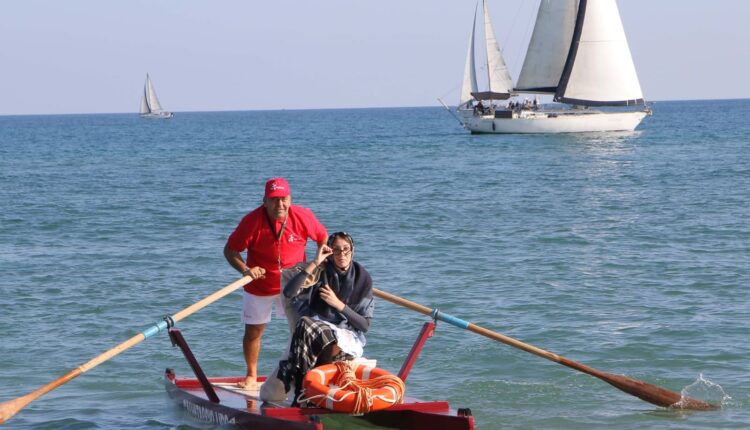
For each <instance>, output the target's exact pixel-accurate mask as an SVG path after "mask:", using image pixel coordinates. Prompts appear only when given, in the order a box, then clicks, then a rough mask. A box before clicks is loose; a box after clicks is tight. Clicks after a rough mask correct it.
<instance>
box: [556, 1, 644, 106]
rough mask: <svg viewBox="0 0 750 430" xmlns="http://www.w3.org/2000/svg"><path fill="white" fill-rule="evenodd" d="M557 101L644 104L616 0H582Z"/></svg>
mask: <svg viewBox="0 0 750 430" xmlns="http://www.w3.org/2000/svg"><path fill="white" fill-rule="evenodd" d="M555 100H556V101H561V102H564V103H570V104H578V105H585V106H599V105H631V104H643V93H642V91H641V85H640V83H639V82H638V75H637V74H636V71H635V65H634V64H633V58H632V56H631V55H630V48H629V47H628V41H627V39H626V38H625V30H624V29H623V27H622V21H621V20H620V13H619V11H618V9H617V3H616V1H615V0H591V1H589V0H581V1H580V4H579V11H578V19H577V22H576V28H575V32H574V36H573V43H572V45H571V49H570V54H569V57H568V61H567V63H566V65H565V69H564V71H563V75H562V78H561V80H560V85H559V86H558V90H557V93H556V94H555Z"/></svg>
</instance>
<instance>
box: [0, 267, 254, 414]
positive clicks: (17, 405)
mask: <svg viewBox="0 0 750 430" xmlns="http://www.w3.org/2000/svg"><path fill="white" fill-rule="evenodd" d="M252 280H253V278H252V277H250V276H243V277H242V278H240V279H238V280H236V281H234V282H232V283H231V284H229V285H227V286H226V287H224V288H222V289H220V290H218V291H216V292H214V293H212V294H210V295H208V296H206V297H205V298H203V299H201V300H199V301H198V302H196V303H193V304H192V305H190V306H188V307H186V308H185V309H183V310H181V311H179V312H177V313H176V314H174V315H173V316H172V317H167V318H165V320H164V321H160V322H158V323H156V324H154V325H153V326H151V327H149V328H147V329H146V330H144V331H142V332H141V333H138V334H137V335H135V336H133V337H131V338H130V339H128V340H126V341H125V342H122V343H121V344H119V345H117V346H115V347H114V348H111V349H110V350H108V351H106V352H103V353H102V354H99V355H98V356H96V357H94V358H92V359H91V360H89V361H87V362H86V363H84V364H82V365H80V366H78V367H77V368H75V369H73V370H71V371H69V372H68V373H66V374H64V375H63V376H61V377H59V378H57V379H55V380H54V381H52V382H50V383H48V384H46V385H43V386H42V387H39V388H37V389H36V390H34V391H32V392H31V393H29V394H26V395H25V396H21V397H18V398H16V399H13V400H9V401H7V402H3V403H0V424H2V423H4V422H6V421H7V420H8V419H10V418H11V417H12V416H13V415H15V414H17V413H18V411H20V410H21V409H23V408H24V407H26V405H28V404H29V403H31V402H33V401H34V400H36V399H38V398H39V397H41V396H43V395H44V394H46V393H49V392H50V391H52V390H54V389H55V388H57V387H59V386H61V385H63V384H65V383H67V382H68V381H70V380H71V379H74V378H76V377H78V376H80V375H82V374H83V373H86V372H88V371H89V370H91V369H93V368H94V367H96V366H98V365H100V364H102V363H104V362H105V361H107V360H109V359H111V358H112V357H115V356H116V355H118V354H120V353H121V352H123V351H125V350H127V349H129V348H131V347H133V346H135V345H137V344H138V343H140V342H141V341H143V340H144V339H147V338H149V337H151V336H153V335H155V334H156V333H159V332H160V331H162V330H165V329H167V328H168V326H169V325H170V323H171V322H177V321H180V320H182V319H184V318H186V317H187V316H189V315H191V314H193V313H195V312H197V311H199V310H201V309H203V308H205V307H206V306H208V305H210V304H211V303H213V302H215V301H217V300H219V299H221V298H222V297H224V296H226V295H228V294H229V293H231V292H233V291H235V290H237V289H239V288H240V287H242V286H243V285H245V284H247V283H248V282H250V281H252ZM170 318H171V320H172V321H171V322H168V319H170Z"/></svg>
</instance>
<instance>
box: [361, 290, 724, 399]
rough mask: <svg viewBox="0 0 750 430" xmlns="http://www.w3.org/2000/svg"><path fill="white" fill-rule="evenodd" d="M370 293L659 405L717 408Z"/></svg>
mask: <svg viewBox="0 0 750 430" xmlns="http://www.w3.org/2000/svg"><path fill="white" fill-rule="evenodd" d="M373 293H374V294H375V295H376V296H377V297H380V298H381V299H384V300H387V301H389V302H391V303H395V304H397V305H401V306H403V307H405V308H409V309H411V310H414V311H417V312H419V313H422V314H425V315H429V316H431V317H432V318H433V319H436V320H440V321H445V322H447V323H449V324H452V325H454V326H456V327H460V328H463V329H466V330H469V331H472V332H474V333H477V334H481V335H482V336H485V337H488V338H490V339H493V340H496V341H498V342H502V343H504V344H506V345H509V346H512V347H514V348H518V349H520V350H523V351H526V352H530V353H532V354H534V355H538V356H539V357H542V358H546V359H547V360H551V361H554V362H555V363H560V364H562V365H563V366H568V367H570V368H571V369H575V370H578V371H580V372H583V373H588V374H589V375H591V376H594V377H596V378H599V379H601V380H602V381H604V382H606V383H608V384H610V385H612V386H613V387H615V388H618V389H620V390H622V391H624V392H626V393H628V394H632V395H633V396H636V397H638V398H640V399H641V400H645V401H647V402H649V403H652V404H654V405H657V406H662V407H665V408H677V409H694V410H702V411H709V410H714V409H718V408H719V406H717V405H714V404H711V403H707V402H704V401H702V400H697V399H693V398H690V397H682V396H681V395H680V394H678V393H675V392H674V391H670V390H667V389H666V388H662V387H658V386H656V385H652V384H649V383H646V382H643V381H639V380H637V379H633V378H629V377H627V376H625V375H616V374H614V373H607V372H602V371H601V370H597V369H594V368H592V367H589V366H586V365H584V364H581V363H577V362H575V361H573V360H570V359H567V358H565V357H561V356H559V355H557V354H553V353H551V352H549V351H545V350H543V349H540V348H537V347H535V346H532V345H529V344H527V343H523V342H521V341H519V340H516V339H513V338H512V337H508V336H505V335H503V334H500V333H497V332H494V331H491V330H487V329H486V328H483V327H480V326H478V325H475V324H472V323H470V322H467V321H464V320H462V319H460V318H456V317H454V316H452V315H449V314H445V313H442V312H440V311H439V310H437V309H430V308H428V307H426V306H422V305H420V304H417V303H414V302H411V301H409V300H406V299H403V298H401V297H398V296H394V295H393V294H389V293H386V292H384V291H381V290H378V289H376V288H373Z"/></svg>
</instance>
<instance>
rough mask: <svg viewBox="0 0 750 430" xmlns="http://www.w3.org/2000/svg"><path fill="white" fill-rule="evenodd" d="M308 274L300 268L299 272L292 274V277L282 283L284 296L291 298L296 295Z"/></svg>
mask: <svg viewBox="0 0 750 430" xmlns="http://www.w3.org/2000/svg"><path fill="white" fill-rule="evenodd" d="M308 276H310V274H309V273H307V272H305V271H304V270H300V272H299V273H297V274H296V275H294V278H292V279H291V280H289V282H287V283H286V285H284V297H286V298H287V299H291V298H292V297H294V296H296V295H297V293H299V290H300V288H302V284H304V283H305V279H307V277H308Z"/></svg>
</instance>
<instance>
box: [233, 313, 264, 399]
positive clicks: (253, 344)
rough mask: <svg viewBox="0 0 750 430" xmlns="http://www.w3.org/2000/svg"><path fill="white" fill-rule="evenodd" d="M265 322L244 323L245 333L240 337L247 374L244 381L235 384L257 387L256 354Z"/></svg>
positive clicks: (258, 353) (248, 387)
mask: <svg viewBox="0 0 750 430" xmlns="http://www.w3.org/2000/svg"><path fill="white" fill-rule="evenodd" d="M265 328H266V325H265V324H258V325H253V324H245V335H244V336H243V338H242V352H243V353H244V355H245V364H247V375H246V376H245V380H244V381H240V382H239V383H238V384H237V385H239V386H240V387H242V388H247V389H249V390H253V389H257V388H258V387H259V385H260V384H258V382H257V379H258V356H259V355H260V338H261V336H263V330H265Z"/></svg>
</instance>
